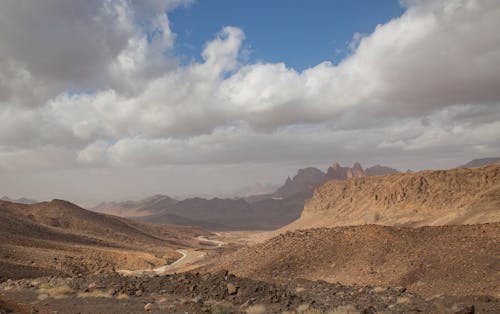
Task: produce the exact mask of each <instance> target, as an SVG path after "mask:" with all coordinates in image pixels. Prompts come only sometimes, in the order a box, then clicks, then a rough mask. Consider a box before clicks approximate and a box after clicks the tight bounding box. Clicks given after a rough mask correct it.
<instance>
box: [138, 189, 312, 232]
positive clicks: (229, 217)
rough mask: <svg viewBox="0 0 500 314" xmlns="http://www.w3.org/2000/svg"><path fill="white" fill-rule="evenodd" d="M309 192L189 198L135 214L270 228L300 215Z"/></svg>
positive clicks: (214, 226)
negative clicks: (250, 198)
mask: <svg viewBox="0 0 500 314" xmlns="http://www.w3.org/2000/svg"><path fill="white" fill-rule="evenodd" d="M309 196H310V194H308V193H296V194H294V195H292V196H290V197H287V198H284V199H273V198H266V199H263V200H259V201H255V202H253V203H250V202H247V201H246V200H244V199H222V198H213V199H204V198H199V197H196V198H189V199H185V200H183V201H179V202H177V203H176V204H174V205H172V206H170V207H169V208H168V209H166V210H164V211H162V212H161V213H159V214H156V215H149V216H144V217H138V218H137V219H139V220H141V221H148V222H154V223H169V224H179V225H192V226H199V227H202V228H206V229H209V230H272V229H277V228H280V227H283V226H285V225H287V224H289V223H291V222H292V221H294V220H296V219H298V218H299V217H300V213H301V212H302V210H303V207H304V202H305V200H306V199H307V198H309Z"/></svg>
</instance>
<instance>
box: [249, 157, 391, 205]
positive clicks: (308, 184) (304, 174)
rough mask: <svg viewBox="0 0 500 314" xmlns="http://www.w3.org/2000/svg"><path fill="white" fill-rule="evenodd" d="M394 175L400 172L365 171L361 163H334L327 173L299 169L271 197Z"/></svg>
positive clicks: (377, 166) (315, 169) (382, 169)
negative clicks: (330, 183)
mask: <svg viewBox="0 0 500 314" xmlns="http://www.w3.org/2000/svg"><path fill="white" fill-rule="evenodd" d="M394 173H398V171H397V170H396V169H393V168H390V167H385V166H380V165H376V166H373V167H369V168H367V169H366V170H363V167H362V166H361V164H360V163H359V162H355V163H354V165H353V166H352V167H342V166H341V165H339V164H338V163H337V162H334V163H333V164H332V165H331V166H330V167H329V168H328V169H327V171H326V173H324V172H323V171H321V170H320V169H318V168H313V167H309V168H303V169H299V171H298V172H297V174H296V175H295V176H294V177H293V179H290V177H288V178H287V179H286V181H285V184H284V185H283V186H281V187H280V188H279V189H277V190H276V191H275V192H274V193H273V194H271V195H270V196H271V197H288V196H291V195H293V194H294V193H306V192H308V193H312V192H313V191H314V189H315V188H316V187H318V186H319V185H321V184H323V183H324V182H325V181H328V180H334V179H335V180H346V179H349V178H359V177H365V176H381V175H387V174H394ZM249 199H250V198H249Z"/></svg>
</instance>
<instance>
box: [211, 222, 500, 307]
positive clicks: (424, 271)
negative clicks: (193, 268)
mask: <svg viewBox="0 0 500 314" xmlns="http://www.w3.org/2000/svg"><path fill="white" fill-rule="evenodd" d="M499 228H500V224H498V223H496V224H482V225H466V226H464V225H460V226H439V227H420V228H407V227H403V228H397V227H390V226H377V225H363V226H352V227H338V228H333V229H327V228H320V229H309V230H299V231H294V232H288V233H285V234H281V235H279V236H277V237H275V238H272V239H270V240H267V241H266V242H264V243H261V244H257V245H254V246H250V247H243V248H241V249H239V250H238V251H236V252H234V253H231V254H228V255H225V256H222V257H221V258H219V259H217V263H214V264H213V266H212V269H216V270H217V269H228V270H229V271H230V272H231V273H234V274H236V275H238V276H243V277H247V278H253V279H259V280H264V281H278V282H280V281H289V280H290V281H293V280H296V279H298V278H304V279H309V280H325V281H327V282H341V283H343V284H360V285H375V286H392V287H395V286H401V287H406V288H407V289H409V291H411V292H415V293H418V294H420V295H422V296H425V297H432V296H435V295H436V294H449V295H484V294H487V295H493V296H495V295H498V294H499V293H500V288H499V286H498V282H499V281H500V273H499V272H498V262H499V260H498V257H499V253H500V252H499V247H498V235H499Z"/></svg>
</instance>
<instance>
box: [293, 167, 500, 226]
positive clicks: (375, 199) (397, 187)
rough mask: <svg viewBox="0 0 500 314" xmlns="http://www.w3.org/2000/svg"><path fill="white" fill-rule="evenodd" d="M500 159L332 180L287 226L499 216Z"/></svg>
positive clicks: (472, 220) (454, 220)
mask: <svg viewBox="0 0 500 314" xmlns="http://www.w3.org/2000/svg"><path fill="white" fill-rule="evenodd" d="M499 209H500V163H497V164H495V165H491V166H485V167H481V168H474V169H464V168H462V169H451V170H443V171H421V172H416V173H398V174H393V175H388V176H375V177H361V178H352V179H348V180H344V181H338V180H332V181H328V182H326V183H325V184H323V185H322V186H320V187H318V188H317V189H316V190H315V192H314V196H313V197H312V198H311V199H310V200H309V201H308V202H307V203H306V205H305V207H304V211H303V213H302V216H301V218H300V219H299V220H298V221H297V222H294V223H293V224H292V225H290V226H288V227H287V228H289V229H290V228H291V229H295V228H304V227H318V226H340V225H359V224H366V223H377V224H384V225H401V224H403V225H404V224H406V225H413V226H418V225H443V224H468V223H482V222H493V221H500V210H499Z"/></svg>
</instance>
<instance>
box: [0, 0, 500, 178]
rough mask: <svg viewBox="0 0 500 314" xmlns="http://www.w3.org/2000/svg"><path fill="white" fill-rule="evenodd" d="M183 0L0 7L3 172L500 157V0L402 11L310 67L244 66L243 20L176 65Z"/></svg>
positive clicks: (412, 4) (412, 5) (418, 5)
mask: <svg viewBox="0 0 500 314" xmlns="http://www.w3.org/2000/svg"><path fill="white" fill-rule="evenodd" d="M188 3H189V1H152V2H149V1H148V2H145V1H119V0H116V1H115V0H109V1H62V0H61V1H56V0H54V1H49V2H40V1H21V2H19V1H4V2H2V4H0V12H1V13H0V29H1V32H2V36H1V37H0V140H1V145H0V169H3V170H9V171H16V170H19V169H25V168H30V169H38V168H40V169H49V168H51V167H52V168H59V167H61V166H64V167H68V168H82V167H83V168H85V167H150V166H160V165H181V164H199V165H201V164H232V163H248V162H262V163H266V162H276V163H277V162H280V161H281V162H286V161H304V162H305V163H307V160H313V159H314V160H317V161H318V160H332V159H342V158H344V159H346V160H347V159H350V158H353V159H362V157H363V156H372V157H371V158H372V160H373V162H379V161H378V160H375V159H377V158H387V159H391V158H392V159H391V160H394V162H397V160H395V157H394V156H397V155H398V156H404V159H405V160H406V161H407V162H408V163H409V164H411V165H421V164H422V161H421V160H422V158H428V159H430V158H435V157H436V156H441V157H442V156H444V154H445V153H448V154H452V153H455V154H457V153H458V152H460V153H461V154H467V155H471V156H472V155H476V154H500V147H499V144H498V143H500V132H499V130H500V125H499V124H498V122H497V121H499V120H500V105H499V104H500V72H499V71H498V70H497V69H498V68H500V40H499V39H498V34H497V32H498V31H497V30H498V29H499V28H500V4H499V3H498V1H494V0H491V1H488V0H485V1H473V0H462V1H422V0H420V1H417V0H415V1H404V2H403V4H404V5H405V6H406V8H407V9H406V12H405V13H404V14H403V15H402V16H400V17H398V18H395V19H393V20H391V21H389V22H388V23H386V24H383V25H378V26H377V27H376V29H375V30H374V31H373V32H372V33H371V34H364V35H363V36H360V35H357V34H355V35H354V37H353V45H351V47H352V53H351V55H349V56H348V57H347V58H345V59H344V60H343V61H342V62H340V63H339V64H338V65H333V64H332V63H330V62H328V61H325V62H322V63H319V64H318V65H316V66H314V67H311V68H309V69H306V70H304V71H301V72H299V71H297V70H295V69H293V68H289V67H287V65H286V64H285V63H248V62H245V61H244V60H245V58H244V52H243V51H242V46H243V42H244V40H245V34H244V31H243V30H242V29H240V28H237V27H232V26H227V27H223V28H222V29H221V31H220V33H218V34H216V35H215V36H214V38H213V39H211V40H209V41H208V42H207V43H206V45H205V46H204V49H203V52H202V61H201V62H193V63H191V64H188V65H185V66H181V65H179V64H178V62H177V60H176V57H175V56H172V47H173V45H174V44H175V34H174V33H173V32H172V30H171V29H170V27H169V20H168V12H169V10H171V9H173V8H175V7H176V6H179V5H187V4H188ZM165 12H166V13H165ZM168 52H170V53H168ZM415 152H418V154H417V153H415ZM59 153H60V157H57V158H55V157H54V156H57V154H59ZM356 156H358V157H356ZM359 156H362V157H359ZM391 156H392V157H391ZM363 158H365V157H363ZM30 160H31V161H30ZM370 161H371V160H368V162H370Z"/></svg>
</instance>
